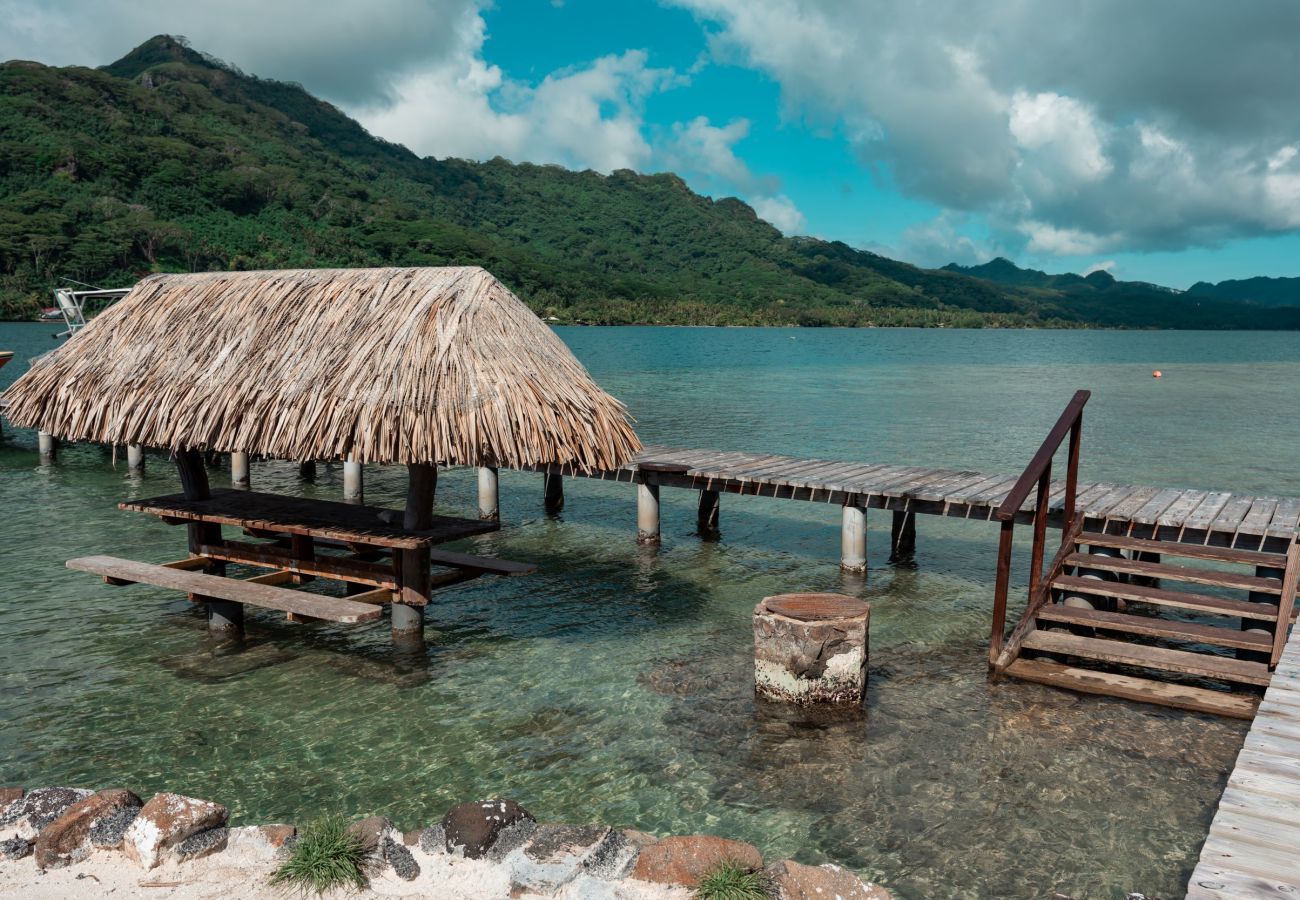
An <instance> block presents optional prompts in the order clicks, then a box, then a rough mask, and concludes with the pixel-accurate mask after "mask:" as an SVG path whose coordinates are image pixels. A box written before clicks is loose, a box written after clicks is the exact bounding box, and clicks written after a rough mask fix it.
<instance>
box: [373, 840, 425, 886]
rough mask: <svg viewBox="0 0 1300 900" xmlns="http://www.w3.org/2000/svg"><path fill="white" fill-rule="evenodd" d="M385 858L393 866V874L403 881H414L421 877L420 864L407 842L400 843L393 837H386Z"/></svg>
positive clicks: (384, 844) (384, 845)
mask: <svg viewBox="0 0 1300 900" xmlns="http://www.w3.org/2000/svg"><path fill="white" fill-rule="evenodd" d="M382 847H383V852H384V860H385V861H386V862H387V863H388V864H389V865H390V866H392V867H393V874H394V875H396V876H397V877H398V878H400V879H402V880H403V881H414V880H415V879H417V878H419V877H420V864H419V863H417V862H416V861H415V857H414V856H413V855H412V854H411V851H410V850H407V849H406V845H405V844H399V843H398V842H397V841H395V840H393V839H392V838H391V837H386V838H384V843H383V845H382Z"/></svg>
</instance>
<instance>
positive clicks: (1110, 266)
mask: <svg viewBox="0 0 1300 900" xmlns="http://www.w3.org/2000/svg"><path fill="white" fill-rule="evenodd" d="M1093 272H1109V273H1111V274H1112V275H1113V274H1114V273H1115V260H1113V259H1108V260H1105V261H1103V262H1095V263H1093V264H1092V265H1090V266H1088V268H1086V269H1084V270H1083V272H1082V274H1083V275H1091V274H1092V273H1093Z"/></svg>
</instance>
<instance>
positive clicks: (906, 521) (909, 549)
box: [889, 509, 916, 563]
mask: <svg viewBox="0 0 1300 900" xmlns="http://www.w3.org/2000/svg"><path fill="white" fill-rule="evenodd" d="M915 557H916V513H914V512H912V511H911V510H905V509H896V510H894V520H893V522H892V524H891V525H890V528H889V561H890V562H892V563H907V562H911V561H912V560H913V559H915Z"/></svg>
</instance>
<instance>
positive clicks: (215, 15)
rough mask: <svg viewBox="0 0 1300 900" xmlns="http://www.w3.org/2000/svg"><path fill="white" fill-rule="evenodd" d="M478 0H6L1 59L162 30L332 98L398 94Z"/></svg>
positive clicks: (88, 51)
mask: <svg viewBox="0 0 1300 900" xmlns="http://www.w3.org/2000/svg"><path fill="white" fill-rule="evenodd" d="M479 5H480V4H479V3H478V2H476V0H385V2H383V3H373V2H370V0H331V2H329V3H319V2H314V0H274V2H267V0H222V2H219V3H218V2H199V0H179V2H178V0H59V2H58V3H57V4H55V3H50V2H49V0H0V21H3V22H4V23H5V27H4V28H0V59H36V60H39V61H40V62H45V63H49V64H53V65H87V64H90V65H102V64H105V63H109V62H112V61H113V60H115V59H117V58H118V57H120V56H122V55H123V54H124V53H126V51H127V50H129V49H130V48H131V47H133V46H135V45H136V44H138V43H140V42H141V41H142V40H144V39H145V38H148V37H149V36H151V35H155V34H176V35H187V36H188V37H190V38H192V39H193V40H194V43H195V46H196V47H198V48H199V49H201V50H204V51H206V52H208V53H211V54H213V55H214V56H217V57H220V58H222V59H228V60H231V61H232V62H234V63H236V64H237V65H239V67H240V68H242V69H245V70H247V71H249V72H255V73H256V74H258V75H261V76H264V77H267V78H280V79H284V80H288V81H300V82H303V83H304V84H307V85H310V86H311V89H312V90H313V91H314V92H316V93H318V94H322V95H324V96H326V97H328V98H330V99H331V100H334V101H336V102H340V103H354V102H364V101H368V100H373V99H375V98H381V97H386V96H390V94H389V90H390V85H391V81H392V79H393V77H394V76H396V75H398V74H401V73H403V72H406V71H408V70H409V69H410V68H412V67H413V66H417V65H419V64H421V63H422V62H423V61H425V60H428V59H430V58H441V57H446V56H451V55H455V54H456V53H457V52H458V51H459V49H460V48H461V47H462V46H463V45H464V42H465V39H466V35H467V34H469V33H472V31H473V28H474V23H475V20H477V19H478V18H479V15H478V13H479Z"/></svg>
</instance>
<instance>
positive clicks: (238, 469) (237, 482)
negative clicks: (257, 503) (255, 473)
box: [230, 453, 253, 491]
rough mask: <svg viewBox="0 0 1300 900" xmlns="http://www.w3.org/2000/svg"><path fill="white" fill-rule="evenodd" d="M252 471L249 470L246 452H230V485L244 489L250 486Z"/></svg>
mask: <svg viewBox="0 0 1300 900" xmlns="http://www.w3.org/2000/svg"><path fill="white" fill-rule="evenodd" d="M252 484H253V479H252V473H251V472H250V471H249V463H248V454H247V453H232V454H230V486H231V487H233V488H236V489H237V490H241V491H246V490H248V489H249V488H250V487H252Z"/></svg>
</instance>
